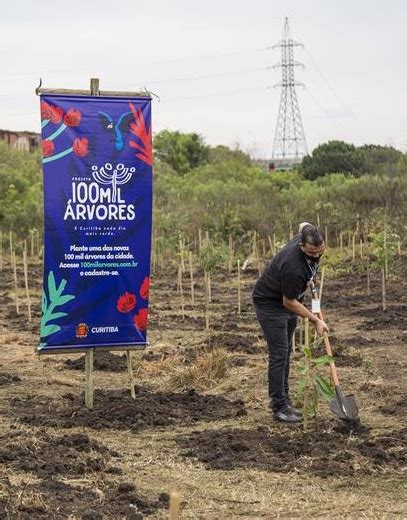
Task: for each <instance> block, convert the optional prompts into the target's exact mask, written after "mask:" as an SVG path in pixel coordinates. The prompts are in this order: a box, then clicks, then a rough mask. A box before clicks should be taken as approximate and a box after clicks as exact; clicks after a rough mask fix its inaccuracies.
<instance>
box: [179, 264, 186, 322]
mask: <svg viewBox="0 0 407 520" xmlns="http://www.w3.org/2000/svg"><path fill="white" fill-rule="evenodd" d="M178 287H179V294H180V297H181V312H182V319H185V301H184V289H183V287H182V265H181V263H180V264H179V266H178Z"/></svg>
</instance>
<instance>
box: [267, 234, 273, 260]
mask: <svg viewBox="0 0 407 520" xmlns="http://www.w3.org/2000/svg"><path fill="white" fill-rule="evenodd" d="M267 239H268V241H269V246H270V254H271V256H274V249H273V242H272V241H271V237H270V235H267Z"/></svg>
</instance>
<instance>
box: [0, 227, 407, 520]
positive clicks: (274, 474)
mask: <svg viewBox="0 0 407 520" xmlns="http://www.w3.org/2000/svg"><path fill="white" fill-rule="evenodd" d="M297 226H298V223H297V222H296V221H293V222H292V224H291V223H290V225H288V224H287V232H286V234H285V235H283V234H280V235H277V236H276V235H275V234H271V235H267V236H265V235H261V236H260V235H259V234H257V233H255V232H252V233H249V234H247V235H246V236H245V238H244V240H241V241H240V242H239V241H237V240H235V239H234V238H233V237H232V236H230V238H229V240H225V241H224V242H222V243H220V242H218V241H216V240H214V239H212V236H211V234H210V233H206V232H205V231H203V230H200V231H199V233H197V234H196V235H195V236H193V237H189V238H187V237H185V236H182V235H180V238H179V240H177V241H173V242H172V243H171V244H166V245H165V247H164V244H165V241H164V239H161V237H160V236H159V235H158V236H157V234H156V235H155V236H154V251H153V261H152V273H151V286H150V313H149V321H148V328H149V341H150V345H149V346H148V347H147V348H146V349H145V350H143V351H139V352H135V353H133V356H132V367H133V376H134V379H135V381H136V393H135V398H134V399H133V398H132V396H131V394H130V390H129V376H128V367H127V361H126V357H125V355H124V353H121V352H115V353H112V352H106V351H103V352H101V351H99V352H98V351H96V352H95V357H94V368H95V374H94V375H95V377H94V384H95V394H94V407H93V409H92V410H88V409H86V407H85V406H84V384H85V383H84V381H85V372H84V370H85V358H84V355H83V354H60V355H51V354H47V355H41V356H38V354H37V353H36V347H37V345H38V342H39V328H40V318H41V306H40V292H41V284H42V263H41V262H42V250H41V243H42V241H41V238H40V237H39V236H37V235H39V234H38V232H32V233H31V234H30V235H27V238H26V239H25V241H24V240H21V239H19V240H17V238H16V237H15V236H13V234H12V233H11V234H10V233H8V232H7V233H6V232H5V231H3V234H2V249H1V254H2V256H1V266H0V267H1V268H0V294H1V306H0V345H1V360H0V367H1V368H0V413H1V416H0V518H18V519H20V518H21V519H30V520H31V519H40V518H44V519H50V518H67V519H68V518H70V519H72V518H75V519H76V518H82V519H87V520H90V519H94V520H96V519H103V518H128V519H141V518H167V517H168V511H169V501H170V494H171V492H173V491H174V490H175V491H177V492H178V493H179V495H180V500H181V514H180V518H185V519H187V518H190V519H195V518H204V519H222V518H283V517H284V518H314V517H315V518H327V517H332V518H338V517H342V518H368V517H369V518H402V517H404V516H405V515H406V509H405V494H404V493H405V488H404V484H405V473H404V471H405V463H406V451H405V448H406V443H407V435H406V427H405V422H404V421H405V412H406V409H405V408H406V380H405V377H404V375H405V371H406V368H407V356H406V349H405V345H406V338H407V302H406V298H405V294H406V277H407V263H406V256H405V252H404V251H403V245H402V242H401V241H400V238H399V237H398V236H397V235H396V234H394V233H392V232H391V231H389V230H388V228H386V227H383V228H382V229H381V230H380V229H377V228H376V229H375V230H374V232H369V233H368V234H366V233H364V232H363V229H362V227H359V228H357V227H355V229H353V230H350V231H348V232H343V233H342V232H336V233H335V234H333V233H330V232H329V229H327V230H326V231H327V233H328V248H327V252H326V254H325V255H324V260H323V262H322V267H323V269H322V270H320V273H319V277H318V279H319V286H320V289H321V302H322V307H323V310H324V313H325V318H326V321H327V323H328V325H329V327H330V339H331V344H332V348H333V354H334V357H335V361H336V364H337V368H338V373H339V377H340V380H341V386H342V388H343V390H344V392H345V394H354V395H355V397H356V400H357V403H358V407H359V415H360V423H351V424H349V423H347V422H344V421H340V420H338V419H337V418H335V417H334V416H333V415H332V413H331V412H330V409H329V406H328V403H327V401H326V400H325V399H324V395H323V394H322V393H321V392H319V393H318V392H317V395H314V393H313V392H314V389H315V380H314V376H317V375H319V376H321V377H324V378H326V379H327V380H328V381H329V366H328V365H327V364H326V363H323V362H321V363H317V362H316V360H317V359H318V358H321V356H323V355H324V350H323V344H321V342H320V341H319V340H318V339H317V338H315V337H314V335H313V333H312V330H311V329H310V328H308V327H307V323H305V321H303V322H302V323H301V324H300V325H299V327H298V328H297V331H296V334H295V352H294V359H293V363H292V376H291V389H292V393H293V396H295V399H296V404H297V405H298V406H299V407H302V408H304V412H305V414H306V421H305V422H304V423H303V424H300V425H295V426H286V425H283V424H280V423H276V422H274V421H273V419H272V417H271V415H270V413H269V410H268V401H267V348H266V343H265V340H264V338H263V337H262V334H261V331H260V328H259V324H258V322H257V320H256V318H255V314H254V309H253V306H252V302H251V292H252V289H253V285H254V283H255V280H256V278H257V276H258V274H259V272H261V271H262V269H263V268H264V266H265V265H266V264H267V261H268V260H269V259H270V258H271V257H272V256H273V254H275V252H276V251H278V249H279V248H280V247H282V245H283V243H284V242H285V241H286V240H287V239H288V238H289V234H290V233H293V232H294V231H293V228H294V230H295V229H296V227H297ZM288 228H290V229H288ZM10 246H11V250H10ZM321 278H322V280H321ZM307 301H308V303H309V297H308V300H307ZM304 347H305V349H304ZM307 347H310V349H309V348H308V349H307ZM310 351H311V355H308V354H309V352H310ZM307 353H308V354H307ZM304 366H308V370H304ZM304 389H305V390H306V391H305V392H304ZM307 395H308V399H307ZM310 395H311V396H313V398H312V399H311V401H310V398H309V396H310ZM314 398H315V399H314ZM403 483H404V484H403Z"/></svg>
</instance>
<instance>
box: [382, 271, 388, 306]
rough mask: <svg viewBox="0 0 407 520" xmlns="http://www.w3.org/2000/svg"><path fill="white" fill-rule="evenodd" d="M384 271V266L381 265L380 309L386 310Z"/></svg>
mask: <svg viewBox="0 0 407 520" xmlns="http://www.w3.org/2000/svg"><path fill="white" fill-rule="evenodd" d="M386 308H387V307H386V273H385V269H384V267H382V309H383V311H385V310H386Z"/></svg>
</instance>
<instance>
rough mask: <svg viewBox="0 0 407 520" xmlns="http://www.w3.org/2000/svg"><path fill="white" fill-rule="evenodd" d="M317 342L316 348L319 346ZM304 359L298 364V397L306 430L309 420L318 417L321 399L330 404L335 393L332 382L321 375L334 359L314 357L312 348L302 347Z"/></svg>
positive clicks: (326, 356) (324, 356)
mask: <svg viewBox="0 0 407 520" xmlns="http://www.w3.org/2000/svg"><path fill="white" fill-rule="evenodd" d="M320 341H321V340H317V341H316V343H315V346H317V344H318V342H320ZM301 351H302V352H303V354H304V356H303V358H302V359H301V360H300V361H299V362H298V368H299V370H300V374H301V378H300V381H299V383H298V388H297V397H298V400H299V402H301V403H302V413H303V418H304V430H306V429H307V427H308V422H309V419H311V418H313V417H316V416H317V412H318V406H319V402H320V398H321V397H322V398H323V399H325V400H326V401H328V402H330V401H331V400H332V399H333V397H334V395H335V391H334V388H333V386H332V384H331V382H330V381H329V380H328V379H326V378H325V377H324V376H323V375H322V374H321V368H322V367H324V366H326V365H329V363H331V361H333V358H332V357H331V356H328V355H326V354H325V355H323V356H319V357H317V358H315V357H314V355H313V352H312V348H311V347H310V346H302V347H301Z"/></svg>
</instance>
